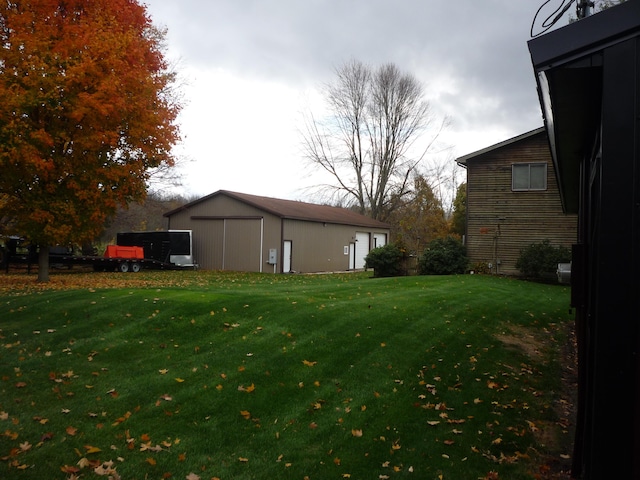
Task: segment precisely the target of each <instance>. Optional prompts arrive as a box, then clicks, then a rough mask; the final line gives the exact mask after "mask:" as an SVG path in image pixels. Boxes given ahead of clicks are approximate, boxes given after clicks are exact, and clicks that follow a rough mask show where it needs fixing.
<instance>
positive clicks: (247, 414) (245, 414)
mask: <svg viewBox="0 0 640 480" xmlns="http://www.w3.org/2000/svg"><path fill="white" fill-rule="evenodd" d="M240 415H242V417H243V418H244V419H245V420H249V419H250V418H251V413H250V412H249V411H248V410H240Z"/></svg>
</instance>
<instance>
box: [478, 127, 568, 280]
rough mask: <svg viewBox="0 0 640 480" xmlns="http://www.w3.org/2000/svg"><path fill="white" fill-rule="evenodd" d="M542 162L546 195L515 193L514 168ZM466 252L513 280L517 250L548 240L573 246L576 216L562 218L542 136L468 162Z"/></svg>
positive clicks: (534, 192)
mask: <svg viewBox="0 0 640 480" xmlns="http://www.w3.org/2000/svg"><path fill="white" fill-rule="evenodd" d="M532 162H546V163H547V189H546V190H545V191H525V192H514V191H512V190H511V170H512V168H511V167H512V165H513V164H515V163H532ZM466 166H467V216H468V217H467V253H468V255H469V258H470V261H471V264H472V267H473V265H475V264H478V263H480V264H489V263H491V264H492V265H493V269H492V272H493V273H500V274H505V275H517V274H519V273H520V272H519V271H518V270H517V269H516V267H515V264H516V261H517V259H518V256H519V255H520V250H521V249H522V248H524V247H526V246H527V245H530V244H532V243H538V242H541V241H543V240H545V239H548V240H549V241H550V242H551V244H552V245H555V246H558V245H563V246H566V247H570V246H571V245H572V244H573V243H575V241H576V235H577V216H576V215H565V214H564V213H563V211H562V205H561V202H560V194H559V192H558V186H557V182H556V177H555V172H554V169H553V164H552V161H551V155H550V153H549V146H548V142H547V138H546V133H545V132H544V131H542V132H540V133H537V134H535V135H531V136H528V137H525V138H523V139H522V140H519V141H517V142H514V143H511V144H506V145H504V146H502V147H500V148H497V149H495V150H491V149H489V150H488V151H484V153H482V154H480V155H478V156H476V157H473V158H467V160H466Z"/></svg>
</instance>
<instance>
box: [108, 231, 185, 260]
mask: <svg viewBox="0 0 640 480" xmlns="http://www.w3.org/2000/svg"><path fill="white" fill-rule="evenodd" d="M116 243H117V244H118V246H122V247H142V248H143V249H144V258H145V259H146V260H155V261H158V262H162V263H165V264H170V265H175V266H177V267H195V266H196V265H195V263H194V261H193V253H192V252H193V250H192V238H191V230H163V231H159V232H124V233H118V236H117V242H116Z"/></svg>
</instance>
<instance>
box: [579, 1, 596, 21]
mask: <svg viewBox="0 0 640 480" xmlns="http://www.w3.org/2000/svg"><path fill="white" fill-rule="evenodd" d="M594 6H595V4H594V3H593V2H592V1H590V0H578V3H577V4H576V13H577V14H578V19H582V18H585V17H588V16H589V15H591V14H592V13H593V12H592V9H593V7H594Z"/></svg>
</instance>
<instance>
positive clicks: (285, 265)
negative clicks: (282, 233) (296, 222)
mask: <svg viewBox="0 0 640 480" xmlns="http://www.w3.org/2000/svg"><path fill="white" fill-rule="evenodd" d="M292 247H293V242H292V241H291V240H285V241H284V245H283V246H282V273H289V272H291V251H292V250H293V248H292Z"/></svg>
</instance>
